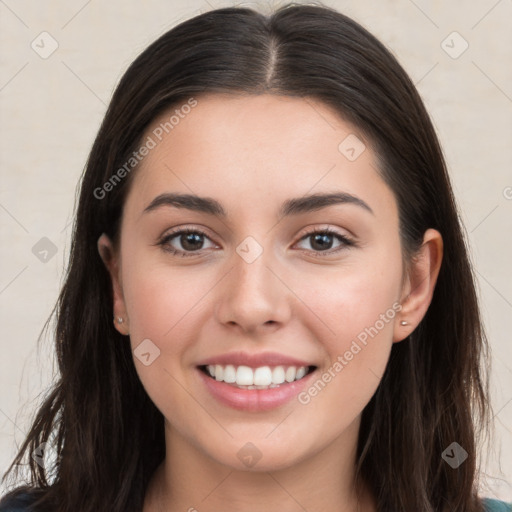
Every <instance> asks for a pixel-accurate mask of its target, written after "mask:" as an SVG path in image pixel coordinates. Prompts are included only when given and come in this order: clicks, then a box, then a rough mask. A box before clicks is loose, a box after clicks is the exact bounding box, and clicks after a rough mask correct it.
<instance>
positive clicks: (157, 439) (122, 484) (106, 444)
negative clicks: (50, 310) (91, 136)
mask: <svg viewBox="0 0 512 512" xmlns="http://www.w3.org/2000/svg"><path fill="white" fill-rule="evenodd" d="M56 339H57V354H58V360H59V368H60V373H61V375H60V378H59V380H58V382H57V383H56V385H55V386H54V388H53V389H52V390H51V393H50V394H49V396H48V398H47V400H46V402H45V404H44V405H43V407H42V408H41V410H40V411H39V413H38V415H37V417H36V420H35V422H34V424H33V426H32V429H31V430H30V432H29V434H28V436H27V439H26V441H25V443H24V444H23V445H22V447H21V449H20V452H19V454H18V456H17V457H16V459H15V461H14V462H13V465H16V464H19V463H20V462H21V461H22V460H23V458H24V457H27V460H28V462H29V464H30V470H31V476H32V480H33V481H32V485H31V486H30V487H31V488H30V489H29V488H20V489H18V490H17V491H15V492H14V493H12V494H11V496H8V497H5V498H4V500H3V507H2V505H1V504H0V510H38V511H45V510H52V511H53V510H59V511H74V512H76V511H80V512H85V511H93V510H94V511H96V512H97V511H103V510H105V511H107V510H108V511H119V512H120V511H123V512H125V511H128V510H130V511H132V510H133V511H143V512H158V511H161V510H172V511H174V510H189V511H193V510H199V511H210V510H212V511H213V510H243V511H253V510H277V509H279V510H290V511H292V510H293V511H295V510H309V511H316V510H323V511H334V510H336V511H340V510H343V511H347V512H348V511H356V510H357V511H361V512H370V511H372V512H375V511H425V512H427V511H429V512H434V511H435V512H441V511H450V512H452V511H461V512H462V511H464V512H468V511H469V512H476V511H483V510H507V509H508V506H507V505H506V504H504V503H499V502H496V501H494V502H493V501H492V500H482V499H480V498H479V497H478V496H477V483H478V468H477V457H476V453H475V449H476V440H477V439H478V434H479V433H480V431H482V430H484V429H485V427H486V425H487V422H488V418H489V414H488V407H489V406H488V396H487V391H486V386H485V380H484V379H483V376H482V371H481V368H480V360H481V356H483V355H485V351H486V348H487V345H486V340H485V336H484V333H483V330H482V326H481V322H480V316H479V310H478V305H477V299H476V294H475V287H474V280H473V276H472V271H471V268H470V265H469V262H468V257H467V250H466V247H465V244H464V240H463V236H462V228H461V225H460V223H459V219H458V216H457V210H456V206H455V202H454V198H453V194H452V191H451V186H450V181H449V178H448V175H447V172H446V167H445V163H444V160H443V156H442V153H441V150H440V147H439V144H438V141H437V138H436V135H435V132H434V130H433V127H432V124H431V122H430V120H429V117H428V114H427V112H426V111H425V108H424V106H423V104H422V102H421V100H420V98H419V95H418V93H417V92H416V90H415V88H414V86H413V84H412V83H411V81H410V79H409V78H408V76H407V75H406V73H405V72H404V70H403V69H402V68H401V67H400V65H399V64H398V63H397V61H396V60H395V59H394V57H393V56H392V55H391V54H390V53H389V52H388V51H387V50H386V49H385V48H384V47H383V46H382V44H381V43H379V42H378V41H377V40H376V39H375V38H374V37H373V36H372V35H371V34H369V33H368V32H367V31H366V30H365V29H363V28H362V27H361V26H359V25H358V24H357V23H355V22H354V21H353V20H351V19H349V18H347V17H345V16H343V15H341V14H339V13H337V12H336V11H334V10H331V9H329V8H325V7H320V6H294V5H290V6H285V7H283V8H281V9H279V10H277V11H276V12H275V13H274V14H272V15H271V16H269V17H265V16H263V15H261V14H259V13H257V12H255V11H253V10H250V9H243V8H227V9H218V10H214V11H211V12H209V13H206V14H202V15H200V16H197V17H195V18H193V19H191V20H189V21H187V22H184V23H182V24H180V25H179V26H177V27H175V28H174V29H172V30H171V31H169V32H168V33H166V34H164V35H163V36H162V37H161V38H160V39H158V40H157V41H156V42H155V43H153V44H152V45H151V46H150V47H149V48H148V49H147V50H146V51H144V52H143V53H142V54H141V55H140V56H139V57H138V58H137V59H136V61H135V62H134V63H133V64H132V65H131V66H130V68H129V69H128V71H127V72H126V73H125V75H124V77H123V78H122V80H121V82H120V84H119V86H118V87H117V90H116V92H115V94H114V96H113V98H112V101H111V104H110V106H109V109H108V111H107V114H106V116H105V119H104V122H103V124H102V126H101V128H100V131H99V133H98V135H97V138H96V141H95V143H94V146H93V148H92V151H91V154H90V157H89V161H88V164H87V169H86V172H85V174H84V176H83V180H82V185H81V193H80V200H79V204H78V211H77V216H76V222H75V227H74V235H73V244H72V249H71V259H70V267H69V270H68V274H67V279H66V283H65V285H64V288H63V290H62V293H61V295H60V297H59V301H58V307H57V336H56ZM447 368H449V369H450V371H447ZM12 467H13V466H11V469H12ZM29 504H31V507H32V508H28V507H29ZM16 507H18V508H16Z"/></svg>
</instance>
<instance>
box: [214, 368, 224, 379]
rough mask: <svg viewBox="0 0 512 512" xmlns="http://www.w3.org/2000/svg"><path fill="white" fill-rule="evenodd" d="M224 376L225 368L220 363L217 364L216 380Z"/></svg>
mask: <svg viewBox="0 0 512 512" xmlns="http://www.w3.org/2000/svg"><path fill="white" fill-rule="evenodd" d="M223 378H224V368H223V367H222V366H221V365H220V364H216V365H215V380H222V379H223Z"/></svg>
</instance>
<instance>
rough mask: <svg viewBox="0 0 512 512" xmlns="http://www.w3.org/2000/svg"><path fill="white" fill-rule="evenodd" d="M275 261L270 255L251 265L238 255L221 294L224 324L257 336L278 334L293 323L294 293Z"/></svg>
mask: <svg viewBox="0 0 512 512" xmlns="http://www.w3.org/2000/svg"><path fill="white" fill-rule="evenodd" d="M271 259H272V258H269V257H267V252H266V251H263V253H262V254H261V255H260V256H259V257H258V258H257V259H256V260H255V261H252V262H251V263H248V262H247V261H245V260H244V259H243V258H242V257H240V256H239V255H238V254H235V255H234V257H233V262H234V265H233V267H231V270H230V271H229V273H228V274H227V275H226V277H225V278H224V279H223V282H224V283H223V286H221V287H219V290H218V301H217V308H216V316H217V320H218V321H219V322H220V323H222V324H223V325H225V326H231V328H238V329H239V330H241V331H243V332H252V333H254V332H258V331H262V332H268V331H269V330H276V329H278V328H280V327H282V326H283V325H284V324H285V323H286V322H287V321H288V320H289V318H290V315H291V300H292V298H293V293H292V292H291V291H290V289H289V288H288V287H287V286H286V283H285V282H284V281H285V280H284V279H283V278H282V277H281V276H280V275H279V274H280V272H279V269H278V268H277V265H276V264H275V262H274V264H273V262H272V261H271Z"/></svg>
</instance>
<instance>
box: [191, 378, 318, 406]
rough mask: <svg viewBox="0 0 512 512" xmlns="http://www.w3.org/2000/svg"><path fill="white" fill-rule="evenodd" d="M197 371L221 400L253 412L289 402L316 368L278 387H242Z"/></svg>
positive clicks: (228, 404) (307, 381)
mask: <svg viewBox="0 0 512 512" xmlns="http://www.w3.org/2000/svg"><path fill="white" fill-rule="evenodd" d="M197 371H198V372H199V375H200V377H201V379H202V380H203V382H204V383H205V385H206V388H207V389H208V391H209V392H210V393H211V394H212V395H213V396H214V398H216V399H217V400H218V401H219V402H221V403H222V404H224V405H227V406H229V407H233V408H234V409H240V410H243V411H252V412H258V411H268V410H270V409H275V408H276V407H279V406H280V405H283V404H285V403H287V402H289V401H290V400H292V399H293V398H295V397H296V396H297V395H298V394H299V393H300V392H301V391H302V390H303V389H304V387H306V385H307V384H308V383H309V381H310V380H311V379H312V378H313V375H314V374H315V372H316V370H314V371H312V372H311V373H308V375H306V376H305V377H303V378H302V379H300V380H296V381H293V382H285V383H283V384H280V385H279V387H277V388H269V389H241V388H237V387H235V386H232V385H230V384H226V383H225V382H222V381H218V380H215V379H212V378H211V377H208V375H206V374H205V373H204V372H203V371H202V370H200V369H199V368H197Z"/></svg>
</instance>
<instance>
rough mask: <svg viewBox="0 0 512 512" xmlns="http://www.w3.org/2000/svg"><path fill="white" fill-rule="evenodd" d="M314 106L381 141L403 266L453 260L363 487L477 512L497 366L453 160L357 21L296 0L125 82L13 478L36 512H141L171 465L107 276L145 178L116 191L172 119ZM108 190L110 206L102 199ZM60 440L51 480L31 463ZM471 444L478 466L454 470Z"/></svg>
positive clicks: (200, 21) (382, 408)
mask: <svg viewBox="0 0 512 512" xmlns="http://www.w3.org/2000/svg"><path fill="white" fill-rule="evenodd" d="M212 92H222V93H232V94H238V93H243V94H262V93H267V94H279V95H287V96H295V97H304V98H315V99H318V100H321V101H322V102H324V103H325V104H327V105H329V106H331V107H332V108H334V109H335V110H336V111H337V112H338V113H339V115H340V116H341V117H342V118H343V119H345V120H347V121H348V122H350V123H353V125H355V126H356V127H358V129H359V130H361V133H362V134H364V135H365V137H367V138H368V140H369V141H371V143H372V146H373V148H374V150H375V152H376V154H377V156H378V160H379V169H378V171H379V173H380V174H381V176H382V178H383V179H384V180H385V181H386V183H387V184H388V185H389V186H390V188H391V189H392V191H393V192H394V195H395V198H396V201H397V204H398V209H399V221H400V237H401V244H402V249H403V254H404V258H405V259H406V260H409V258H411V257H412V256H413V255H414V253H415V251H416V250H417V249H418V247H419V246H420V245H421V242H422V238H423V234H424V232H425V231H426V230H427V229H428V228H434V229H437V230H439V231H440V233H441V234H442V237H443V240H444V259H443V263H442V266H441V270H440V274H439V277H438V281H437V286H436V288H435V292H434V295H433V299H432V302H431V305H430V307H429V309H428V311H427V313H426V315H425V317H424V318H423V320H422V322H421V323H420V325H419V326H418V327H417V329H416V330H415V331H414V332H413V333H412V334H411V335H410V336H409V337H408V339H406V340H404V341H403V342H401V343H396V344H394V345H393V348H392V351H391V356H390V360H389V363H388V365H387V368H386V371H385V374H384V376H383V378H382V381H381V383H380V385H379V387H378V389H377V391H376V393H375V394H374V396H373V397H372V399H371V401H370V402H369V404H368V405H367V406H366V407H365V409H364V411H363V413H362V421H361V427H360V435H359V443H358V462H357V467H356V475H357V478H358V480H359V481H360V480H363V481H365V482H367V484H368V485H369V487H370V489H371V490H372V492H373V493H374V495H375V498H376V500H377V503H378V510H379V511H381V512H396V511H407V512H410V511H415V512H443V511H446V512H447V511H449V512H456V511H459V512H477V511H481V510H482V505H481V503H480V500H479V499H478V497H477V483H478V470H477V456H476V453H477V452H476V450H477V444H478V441H479V438H480V435H481V434H482V433H485V432H486V429H487V427H488V423H489V421H488V419H489V403H488V377H487V376H486V375H485V378H484V373H485V372H484V371H485V368H486V367H485V366H483V365H482V362H483V361H486V358H487V357H488V355H487V351H488V346H487V341H486V339H485V335H484V332H483V329H482V324H481V319H480V313H479V308H478V304H477V296H476V293H475V284H474V283H475V278H474V275H473V273H472V270H471V265H470V262H469V261H468V251H467V247H466V242H465V238H464V232H463V228H462V224H461V221H460V219H459V215H458V212H457V208H456V204H455V201H454V197H453V193H452V189H451V185H450V180H449V177H448V174H447V170H446V165H445V162H444V158H443V155H442V151H441V148H440V145H439V142H438V139H437V136H436V134H435V131H434V129H433V126H432V123H431V121H430V119H429V116H428V114H427V112H426V110H425V107H424V105H423V103H422V101H421V99H420V96H419V94H418V92H417V91H416V89H415V87H414V85H413V83H412V82H411V80H410V78H409V77H408V76H407V74H406V72H405V71H404V70H403V68H402V67H401V66H400V64H399V63H398V62H397V60H396V59H395V58H394V57H393V56H392V54H391V53H390V52H389V51H388V50H387V49H386V48H385V47H384V46H383V45H382V44H381V43H380V42H379V41H378V40H377V39H376V38H375V37H374V36H372V35H371V34H370V33H369V32H368V31H367V30H365V29H364V28H363V27H361V26H360V25H359V24H358V23H356V22H355V21H353V20H352V19H350V18H348V17H346V16H344V15H342V14H340V13H339V12H337V11H335V10H333V9H330V8H327V7H324V6H322V5H294V4H289V5H286V6H284V7H281V8H279V9H278V10H276V11H275V12H273V13H272V14H270V15H268V16H265V15H263V14H261V13H258V12H256V11H254V10H252V9H248V8H224V9H217V10H212V11H210V12H207V13H204V14H201V15H199V16H196V17H194V18H192V19H190V20H188V21H185V22H183V23H181V24H179V25H178V26H176V27H175V28H173V29H172V30H170V31H168V32H167V33H165V34H164V35H163V36H161V37H160V38H159V39H158V40H157V41H155V42H154V43H153V44H151V45H150V46H149V47H148V48H147V49H146V50H145V51H144V52H143V53H142V54H141V55H140V56H139V57H138V58H137V59H136V60H135V61H134V62H133V64H132V65H131V66H130V67H129V69H128V70H127V71H126V73H125V74H124V76H123V77H122V79H121V81H120V83H119V85H118V87H117V89H116V91H115V93H114V95H113V98H112V100H111V103H110V105H109V107H108V111H107V113H106V115H105V118H104V120H103V123H102V125H101V128H100V130H99V132H98V135H97V137H96V140H95V142H94V145H93V147H92V150H91V152H90V156H89V159H88V162H87V166H86V169H85V172H84V174H83V177H82V180H81V189H80V197H79V202H78V208H77V212H76V217H75V223H74V230H73V238H72V245H71V254H70V262H69V267H68V269H67V274H66V281H65V284H64V286H63V289H62V291H61V293H60V296H59V299H58V302H57V305H56V309H55V310H54V313H55V315H56V320H57V323H56V336H55V340H56V352H57V358H58V366H59V373H60V375H59V376H58V378H57V380H56V382H55V384H54V386H53V387H52V389H51V390H50V391H49V394H48V396H47V398H46V401H45V402H44V404H43V405H42V407H41V408H40V410H39V411H38V412H37V414H36V416H35V420H34V422H33V425H32V427H31V429H30V432H29V434H28V436H27V438H26V440H25V441H24V443H23V445H22V446H21V449H20V450H19V453H18V455H17V456H16V458H15V460H14V461H13V463H12V465H11V467H10V468H9V470H8V472H7V473H6V475H5V476H4V479H5V477H6V476H7V474H8V473H9V472H11V471H12V470H13V467H16V470H17V469H18V467H17V466H18V465H21V464H22V461H23V460H24V458H25V457H26V458H27V461H28V465H29V471H30V482H29V484H30V486H32V487H35V488H37V489H38V491H37V493H38V496H39V499H38V500H37V505H38V507H37V510H52V511H53V510H58V511H60V512H103V511H105V512H106V511H108V512H126V511H137V512H140V510H141V509H142V505H143V500H144V493H145V489H146V486H147V484H148V481H149V479H150V477H151V476H152V474H153V472H154V470H155V468H156V467H157V466H158V465H159V463H160V462H161V461H162V460H163V458H164V457H165V442H164V421H163V420H164V419H163V416H162V414H161V413H160V412H159V411H158V410H157V408H156V407H155V406H154V404H153V403H152V402H151V400H150V399H149V397H148V395H147V394H146V392H145V390H144V388H143V387H142V384H141V382H140V380H139V378H138V376H137V373H136V371H135V366H134V362H133V357H132V353H131V351H130V346H129V344H127V343H126V341H125V339H123V337H122V336H121V335H120V334H119V333H118V332H117V331H116V330H115V329H114V327H113V324H112V294H111V284H110V278H109V275H108V273H107V271H106V269H105V266H104V265H103V262H102V261H101V259H100V257H99V254H98V251H97V246H96V242H97V240H98V237H99V236H100V235H101V234H102V233H103V232H105V233H107V234H108V235H109V236H110V237H111V238H113V239H114V240H116V239H117V237H118V235H119V220H120V216H121V213H122V208H123V204H124V200H125V197H126V194H127V191H128V189H129V186H130V183H131V182H132V177H133V175H134V173H135V172H136V169H134V170H133V171H132V172H131V173H130V174H129V175H128V176H127V177H126V178H125V179H123V180H120V181H119V182H118V183H116V184H115V186H113V187H111V190H110V191H109V192H108V194H106V195H105V197H103V198H99V197H98V196H99V195H100V194H99V193H98V188H101V187H102V186H103V184H104V183H106V182H107V181H108V180H109V179H110V178H111V177H112V175H113V173H114V172H115V171H116V170H117V169H118V168H120V167H121V166H122V165H123V164H124V163H125V162H126V161H127V160H128V159H129V158H130V156H131V155H132V153H133V151H134V150H135V149H136V148H137V147H139V145H140V143H141V137H142V135H143V133H144V130H145V129H146V128H147V127H148V125H149V123H150V122H151V121H152V120H154V119H155V118H156V116H157V115H159V114H160V113H162V111H164V110H165V109H168V108H170V107H171V106H173V105H178V104H180V102H186V101H187V100H188V99H190V98H191V97H195V98H200V95H201V94H203V93H212ZM95 191H96V193H95ZM45 441H48V442H49V443H50V442H51V443H52V446H53V449H54V451H55V453H56V456H57V458H56V463H55V465H54V466H53V467H47V466H45V465H44V464H38V463H37V461H36V460H34V458H33V457H31V456H30V455H31V454H32V453H33V452H34V451H35V450H36V449H38V448H39V449H40V445H41V444H42V443H43V442H45ZM454 441H456V442H457V443H458V444H459V445H460V446H461V447H463V448H464V450H465V451H466V452H467V454H468V456H467V459H466V460H465V462H464V463H463V464H461V465H460V466H459V467H458V468H456V469H454V468H452V467H451V466H450V465H448V464H447V463H446V462H445V461H444V460H443V458H442V453H443V451H444V450H445V449H446V448H447V447H449V445H451V443H452V442H454Z"/></svg>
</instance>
